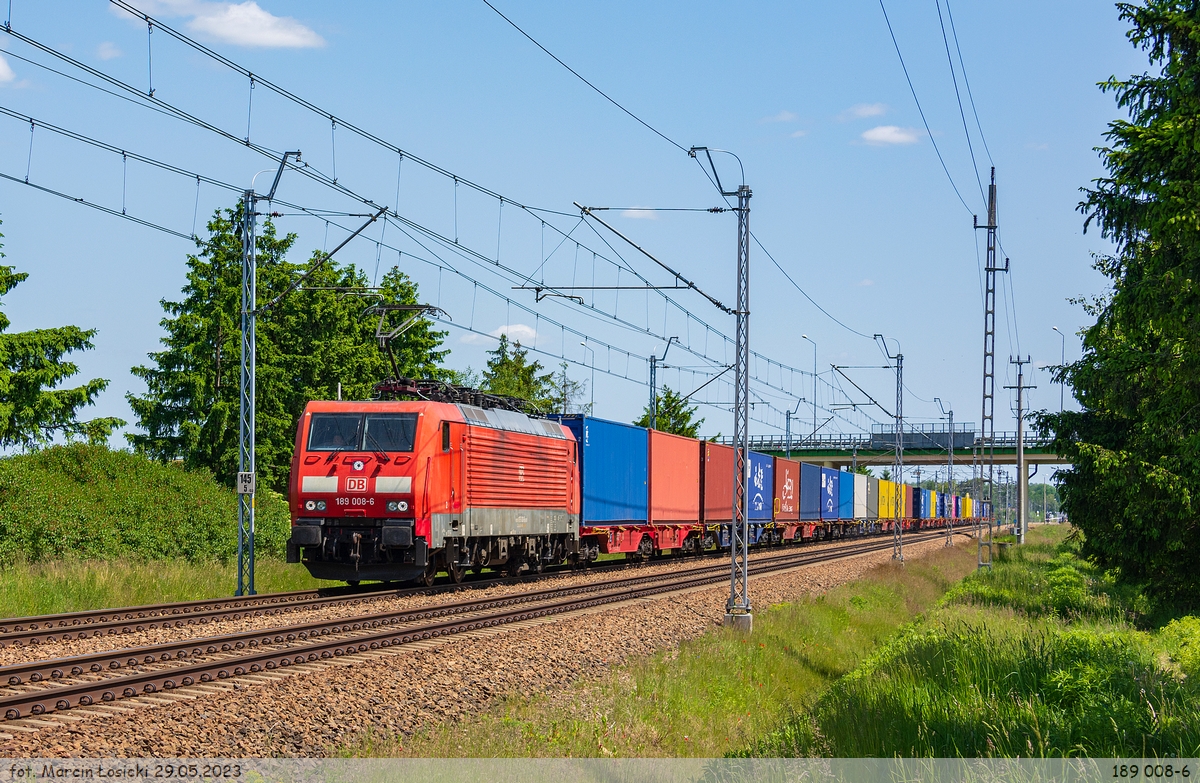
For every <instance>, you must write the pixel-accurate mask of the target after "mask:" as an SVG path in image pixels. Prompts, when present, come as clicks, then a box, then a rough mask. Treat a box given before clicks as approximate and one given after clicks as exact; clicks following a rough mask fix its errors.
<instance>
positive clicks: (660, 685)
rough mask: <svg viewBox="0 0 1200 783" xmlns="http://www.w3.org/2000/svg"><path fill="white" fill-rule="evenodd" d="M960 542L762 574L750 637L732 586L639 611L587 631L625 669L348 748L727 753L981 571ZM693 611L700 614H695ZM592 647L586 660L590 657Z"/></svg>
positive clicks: (442, 752)
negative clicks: (736, 616) (733, 627)
mask: <svg viewBox="0 0 1200 783" xmlns="http://www.w3.org/2000/svg"><path fill="white" fill-rule="evenodd" d="M957 540H958V544H957V545H956V546H953V547H949V548H947V547H946V546H945V545H944V542H943V540H941V539H939V540H935V541H929V542H926V543H923V544H919V545H914V546H909V545H906V546H905V554H906V562H905V564H904V565H902V566H901V565H897V564H896V563H894V562H893V561H892V559H891V555H890V550H889V552H886V553H879V554H876V555H872V556H869V557H862V558H857V559H855V560H854V561H849V562H843V563H839V564H836V565H826V566H820V567H818V568H817V569H813V570H812V571H806V572H796V574H795V575H786V576H779V577H763V578H761V579H755V580H753V581H752V582H751V595H752V600H753V602H754V604H755V606H756V607H757V610H756V613H755V618H754V631H753V633H752V634H751V635H750V636H749V637H744V636H741V635H739V634H737V633H734V632H732V631H728V630H725V629H723V628H721V627H720V617H721V614H722V612H723V611H724V600H725V599H726V598H727V597H728V591H727V590H726V591H720V590H713V591H709V592H707V593H705V594H703V596H697V598H696V600H695V601H693V602H691V603H690V604H686V605H684V604H678V603H677V604H676V605H674V606H669V607H655V606H648V607H647V608H646V610H645V611H644V612H642V613H640V614H636V615H633V616H626V617H613V618H612V622H611V623H608V624H605V625H602V626H598V627H597V628H596V631H597V632H596V633H591V632H585V633H584V634H583V636H585V637H587V636H590V637H591V638H592V641H591V642H589V644H593V645H600V646H601V647H602V649H604V648H607V649H611V650H613V652H611V653H608V654H607V655H606V659H607V661H608V663H609V664H616V665H610V666H584V667H581V668H580V669H579V670H578V679H577V680H574V681H572V682H571V684H570V685H569V687H556V688H544V687H538V688H527V687H526V688H523V687H521V685H520V683H517V684H516V687H513V688H510V689H509V690H508V691H507V692H505V693H499V694H497V698H495V699H493V700H492V703H491V704H490V705H488V706H486V707H485V708H484V709H478V710H464V711H463V712H462V714H461V716H460V717H458V718H457V719H454V717H453V716H452V717H451V719H450V720H448V721H444V722H427V723H426V725H424V726H414V728H415V729H416V730H415V731H412V732H411V733H410V732H409V731H407V730H405V731H403V732H401V733H393V734H391V735H390V736H389V735H387V734H386V733H385V732H382V731H380V730H378V729H374V728H373V729H370V730H368V731H366V732H363V733H360V734H359V735H357V736H356V737H353V738H352V741H350V742H347V743H346V744H344V745H343V746H342V747H341V748H340V749H339V752H340V753H345V754H351V755H367V756H392V755H401V756H414V757H439V756H517V757H521V756H575V757H589V756H590V757H608V756H618V757H646V756H665V757H677V756H693V757H713V756H721V755H724V754H726V753H729V752H731V751H735V750H737V749H740V748H744V747H746V746H748V745H750V744H751V743H754V742H756V741H757V740H758V739H760V738H762V737H765V736H768V735H769V734H771V733H772V732H774V731H776V730H778V729H779V727H780V726H781V725H784V724H785V723H786V722H787V721H788V720H789V719H791V718H792V717H793V716H794V715H797V714H799V713H801V712H803V711H804V710H805V709H806V708H807V707H809V706H810V705H813V704H815V703H816V701H817V699H818V698H819V696H820V694H821V693H823V692H825V691H826V690H827V689H828V688H829V686H830V685H832V684H833V683H834V682H836V681H837V680H838V679H839V678H840V677H842V676H844V675H846V674H849V673H850V672H852V671H853V670H854V669H855V667H856V666H857V665H859V664H860V663H861V662H862V661H864V660H866V659H867V658H868V657H869V656H870V654H871V653H872V652H874V651H875V650H876V649H878V647H879V646H880V645H882V644H884V643H886V641H887V640H888V639H889V638H890V637H891V636H892V635H893V634H895V633H896V632H897V631H898V630H899V629H900V628H901V627H902V626H903V625H904V624H905V623H906V622H909V621H910V620H912V619H913V618H914V617H916V616H917V615H918V614H919V613H921V612H922V611H925V610H927V609H929V608H932V607H933V606H934V605H936V603H937V602H938V600H939V599H940V598H941V597H942V596H943V595H944V594H945V593H946V592H947V591H948V590H950V589H951V588H952V587H953V586H954V585H955V584H956V583H957V582H958V581H959V580H961V579H962V578H963V577H964V576H966V575H967V574H969V573H971V572H973V571H974V570H975V562H976V552H975V542H974V540H973V539H964V538H959V539H957ZM692 612H694V613H695V615H696V616H697V618H699V619H700V620H701V621H700V622H689V621H690V618H689V617H688V615H689V613H692ZM664 613H665V617H664ZM660 617H663V618H664V619H666V620H667V622H665V623H663V622H660V621H659V618H660ZM664 628H665V629H667V630H666V631H665V632H663V631H662V630H661V629H664ZM656 636H657V638H655V637H656ZM641 640H646V641H651V642H653V643H652V644H644V643H643V642H642V641H641ZM614 644H615V645H616V646H615V647H614V646H613V645H614ZM580 652H581V653H584V654H585V657H584V659H583V660H584V661H587V660H588V658H587V657H586V654H587V653H588V652H590V651H589V650H580ZM862 719H863V720H870V717H869V716H863V717H862Z"/></svg>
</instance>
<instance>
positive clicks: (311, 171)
mask: <svg viewBox="0 0 1200 783" xmlns="http://www.w3.org/2000/svg"><path fill="white" fill-rule="evenodd" d="M156 24H157V23H156ZM161 27H163V28H165V26H161ZM176 37H178V36H176ZM21 38H22V39H23V40H26V41H27V42H29V43H30V44H31V45H33V46H35V48H40V49H42V51H45V52H47V53H50V54H52V55H53V56H56V57H60V59H62V58H63V55H62V53H60V52H56V51H54V50H53V49H51V48H49V47H45V46H44V45H39V44H38V43H37V42H35V41H32V40H31V39H28V38H27V37H23V36H22V37H21ZM65 61H68V62H70V63H71V64H73V65H77V66H80V67H84V68H85V71H87V72H88V73H91V74H92V75H94V76H96V77H97V78H103V79H105V80H106V81H108V82H109V83H110V84H114V85H120V83H119V80H114V79H112V78H111V77H107V76H105V75H103V74H101V73H100V72H98V71H96V70H95V69H89V68H87V67H85V66H82V64H80V63H78V61H74V60H73V59H72V58H69V57H68V58H65ZM50 70H53V69H50ZM55 72H56V73H61V72H58V71H55ZM247 74H248V75H249V72H247ZM67 78H72V79H73V80H75V81H78V82H80V83H82V84H85V85H87V86H89V87H94V88H96V89H100V90H102V91H104V92H106V93H108V94H111V95H116V94H115V93H113V92H112V91H110V90H105V89H104V88H102V87H99V86H97V85H94V84H92V83H89V82H86V81H83V80H78V79H74V77H70V76H69V75H68V76H67ZM255 79H256V84H258V83H261V82H260V77H257V76H255ZM120 86H121V87H122V88H123V89H125V88H126V86H125V85H120ZM117 97H122V98H124V97H125V96H119V95H117ZM139 97H142V96H140V95H139ZM154 100H155V103H156V104H159V105H155V106H147V108H151V109H153V110H155V111H158V112H159V113H162V114H165V115H167V116H173V117H176V118H179V119H184V120H185V121H189V122H192V123H193V124H197V125H198V126H199V127H202V128H204V129H206V130H211V131H215V132H218V133H220V134H221V135H223V136H225V137H227V138H229V139H230V140H236V141H238V142H239V143H240V144H242V145H244V146H248V147H250V148H252V149H254V150H255V151H257V152H260V153H261V154H264V155H267V156H271V157H272V158H273V159H274V156H275V154H276V153H275V152H274V151H272V150H270V149H269V148H266V147H263V146H262V145H258V144H246V143H245V141H244V140H241V139H236V137H234V136H232V134H229V133H227V132H223V131H221V129H219V128H216V127H215V126H212V125H211V124H210V123H206V122H204V121H203V120H200V119H199V118H197V117H193V116H191V115H188V114H187V113H186V112H182V111H180V110H178V109H176V108H175V107H172V106H170V105H169V104H166V103H165V102H162V101H160V100H159V99H157V97H155V98H154ZM139 105H145V104H139ZM329 116H330V117H331V122H332V121H333V119H332V115H329ZM339 124H343V125H344V126H346V125H348V124H345V123H340V122H339ZM392 148H393V149H396V150H397V152H398V153H400V154H401V155H402V157H414V156H412V155H411V154H410V153H405V152H403V151H401V150H399V148H395V147H394V146H393V147H392ZM433 168H435V169H437V167H433ZM301 170H302V171H303V173H305V174H307V175H308V176H310V177H311V178H313V179H314V180H316V181H317V182H318V183H320V184H326V185H329V184H333V185H336V186H337V187H336V189H337V190H339V191H341V192H343V193H344V194H346V195H350V196H351V197H354V198H357V199H358V200H360V201H363V202H364V203H370V201H369V200H365V199H362V197H359V196H357V195H356V194H354V193H353V192H352V191H350V190H349V189H347V188H345V187H344V186H341V185H340V183H335V182H333V180H332V178H330V177H327V176H325V175H322V174H320V172H319V171H317V170H316V169H315V168H313V167H312V166H311V165H305V166H304V167H303V169H301ZM441 171H442V172H443V173H448V172H444V170H441ZM450 176H454V175H450ZM458 180H459V181H460V182H464V183H466V182H467V181H466V180H463V179H462V178H461V177H459V178H458ZM472 184H473V183H472ZM477 189H478V190H481V192H488V193H489V194H492V193H493V192H492V191H488V190H487V189H483V188H478V187H477ZM494 195H495V196H496V197H497V198H498V200H499V203H500V205H501V208H502V206H503V202H504V201H509V202H510V203H516V202H514V201H513V200H512V199H508V198H506V197H502V196H499V195H498V194H494ZM281 203H283V202H281ZM518 206H521V207H522V208H523V209H526V210H527V211H530V210H531V209H532V208H530V207H526V206H524V205H520V204H518ZM542 211H545V212H547V213H550V212H554V211H553V210H542ZM194 214H195V213H194ZM556 214H564V213H556ZM554 229H555V230H557V231H560V233H561V230H560V229H558V228H557V227H556V226H555V227H554ZM193 234H194V230H193ZM760 244H761V243H760ZM609 263H611V261H610V262H609ZM793 282H794V281H793ZM664 298H666V299H667V300H668V301H669V302H670V305H671V306H674V307H676V308H679V309H680V310H681V311H682V312H684V313H685V314H686V315H687V317H688V318H689V320H696V321H697V322H698V323H701V324H703V321H701V320H700V319H697V318H696V317H695V316H694V314H691V313H690V311H688V310H687V309H686V308H681V307H680V306H679V305H678V303H676V302H674V301H673V300H670V298H669V297H664ZM703 325H704V326H705V333H706V334H707V332H708V331H714V332H716V333H717V334H720V335H721V337H722V339H723V340H724V341H725V342H728V341H729V339H730V338H729V337H728V336H727V335H724V334H722V333H721V332H719V331H718V330H714V329H712V327H711V326H709V325H707V324H703ZM791 369H792V370H793V371H795V372H800V373H803V372H804V371H802V370H798V369H796V368H791Z"/></svg>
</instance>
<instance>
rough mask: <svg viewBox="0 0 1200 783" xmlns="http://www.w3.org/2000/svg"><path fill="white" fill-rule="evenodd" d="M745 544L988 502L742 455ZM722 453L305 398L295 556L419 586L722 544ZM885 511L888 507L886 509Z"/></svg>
mask: <svg viewBox="0 0 1200 783" xmlns="http://www.w3.org/2000/svg"><path fill="white" fill-rule="evenodd" d="M747 473H748V476H747V479H748V481H747V487H748V492H747V516H748V520H749V543H751V544H753V545H761V546H766V545H777V544H783V543H787V542H801V541H811V540H820V539H825V538H836V537H843V536H848V535H857V534H864V533H873V532H887V531H891V530H892V529H893V527H894V526H895V525H897V524H899V525H901V526H902V529H904V530H915V529H921V528H929V527H943V526H946V525H953V524H958V523H960V522H965V521H968V520H971V519H973V518H976V517H980V518H985V517H987V516H988V509H987V507H986V504H982V503H976V502H974V501H973V500H972V498H971V497H970V496H963V497H959V496H957V495H949V494H946V493H940V492H934V491H932V490H928V489H921V488H918V487H911V486H907V485H904V484H897V483H894V482H891V481H887V480H884V479H877V478H874V477H871V476H866V475H862V474H858V473H849V472H845V471H838V470H834V469H831V468H828V467H820V466H817V465H809V464H806V463H801V462H797V461H794V460H790V459H784V458H782V457H772V456H770V455H766V454H759V453H756V452H750V454H749V459H748V465H747ZM733 477H734V449H733V448H732V447H731V446H725V445H721V444H718V443H712V442H707V441H701V440H695V439H692V438H685V437H680V436H678V435H671V434H668V433H665V432H659V431H656V430H648V429H645V428H643V427H636V426H632V425H628V424H621V423H618V422H613V421H606V420H603V419H598V418H594V417H591V416H582V415H562V416H552V417H546V418H540V417H531V416H527V415H525V414H523V413H519V412H516V411H513V410H504V409H501V408H484V407H478V406H476V405H469V404H462V403H452V402H436V401H427V400H415V401H368V402H335V401H319V402H311V403H309V404H308V406H307V407H306V408H305V411H304V415H303V416H302V417H301V419H300V423H299V426H298V427H297V432H296V449H295V453H294V456H293V459H292V470H291V475H290V479H289V504H290V506H291V513H292V533H291V538H290V540H289V541H288V543H287V559H288V562H290V563H303V564H304V566H305V567H307V568H308V570H309V571H310V572H311V573H312V575H313V576H315V577H317V578H318V579H332V580H341V581H345V582H349V583H350V584H357V583H358V582H359V581H360V580H382V581H409V580H414V581H417V582H418V583H424V584H432V583H433V580H434V577H435V576H436V575H437V574H438V573H439V572H441V571H445V572H446V573H448V574H449V576H450V578H451V579H453V580H454V581H456V582H458V581H461V580H462V579H463V576H464V574H465V572H466V571H467V570H469V569H476V570H480V569H483V568H493V569H499V570H503V571H505V572H506V573H508V574H512V575H515V574H517V573H519V572H520V571H521V570H522V569H529V570H532V571H541V570H542V569H543V568H544V567H546V566H548V565H554V564H561V563H564V562H573V563H584V562H589V561H594V560H596V559H597V558H598V557H599V556H600V555H601V554H602V553H624V554H625V555H626V557H627V558H629V559H632V560H639V559H648V558H651V557H655V556H658V555H662V554H669V553H679V554H699V553H702V552H705V551H708V550H714V549H717V548H721V547H725V548H728V546H729V542H730V520H731V517H732V509H733V484H734V479H733ZM897 510H898V513H897Z"/></svg>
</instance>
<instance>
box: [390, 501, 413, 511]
mask: <svg viewBox="0 0 1200 783" xmlns="http://www.w3.org/2000/svg"><path fill="white" fill-rule="evenodd" d="M387 510H388V511H408V503H407V502H406V501H403V500H389V501H388V503H387Z"/></svg>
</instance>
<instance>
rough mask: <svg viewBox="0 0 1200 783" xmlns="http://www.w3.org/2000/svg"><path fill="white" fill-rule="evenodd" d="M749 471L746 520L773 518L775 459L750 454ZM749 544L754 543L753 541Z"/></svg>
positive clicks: (753, 453) (756, 453) (753, 452)
mask: <svg viewBox="0 0 1200 783" xmlns="http://www.w3.org/2000/svg"><path fill="white" fill-rule="evenodd" d="M746 469H747V470H749V471H750V475H749V476H748V479H749V480H748V481H747V482H746V505H747V507H748V512H747V514H746V516H747V518H748V519H766V520H770V519H774V518H775V459H774V458H773V457H771V456H770V455H768V454H759V453H758V452H757V451H752V452H750V464H748V465H747V466H746ZM750 543H754V541H753V539H752V540H751V542H750Z"/></svg>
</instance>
